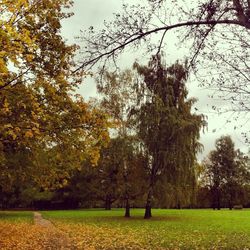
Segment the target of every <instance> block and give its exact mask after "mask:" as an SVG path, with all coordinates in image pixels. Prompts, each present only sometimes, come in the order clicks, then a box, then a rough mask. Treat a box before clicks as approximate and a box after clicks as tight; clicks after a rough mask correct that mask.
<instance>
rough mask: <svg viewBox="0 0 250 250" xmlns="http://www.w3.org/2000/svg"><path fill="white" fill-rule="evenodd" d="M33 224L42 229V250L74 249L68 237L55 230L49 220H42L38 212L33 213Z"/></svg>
mask: <svg viewBox="0 0 250 250" xmlns="http://www.w3.org/2000/svg"><path fill="white" fill-rule="evenodd" d="M34 224H35V225H37V226H39V227H41V228H42V229H44V232H45V235H44V237H43V238H44V243H43V246H44V248H43V249H44V250H57V249H58V250H64V249H65V250H66V249H70V250H71V249H75V248H74V247H73V243H72V242H71V240H70V238H69V236H68V235H67V234H66V233H64V232H62V231H61V230H59V229H58V228H56V227H55V225H54V224H53V223H51V222H50V221H49V220H46V219H44V218H43V217H42V215H41V214H40V213H39V212H34Z"/></svg>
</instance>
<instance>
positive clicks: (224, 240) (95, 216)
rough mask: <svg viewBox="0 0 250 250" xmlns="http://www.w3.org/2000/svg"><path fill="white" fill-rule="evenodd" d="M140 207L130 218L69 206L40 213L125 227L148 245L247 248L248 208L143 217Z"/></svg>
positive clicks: (55, 219) (55, 218)
mask: <svg viewBox="0 0 250 250" xmlns="http://www.w3.org/2000/svg"><path fill="white" fill-rule="evenodd" d="M143 212H144V211H143V210H142V209H132V210H131V215H132V217H131V218H130V219H126V218H124V217H123V214H124V211H123V210H121V209H113V210H111V211H103V210H73V211H72V210H71V211H44V212H42V214H43V215H44V217H46V218H48V219H50V220H52V221H53V222H54V223H55V224H56V223H59V222H63V223H67V224H71V225H72V224H81V225H82V227H84V226H85V225H91V226H95V227H97V228H107V227H108V228H112V229H117V230H119V231H121V230H122V231H123V232H124V236H125V237H126V232H127V231H128V230H129V231H130V232H132V234H133V235H134V236H135V237H138V238H140V239H141V240H142V242H143V244H144V245H145V246H147V247H148V246H151V249H157V248H160V247H163V248H168V249H175V248H177V249H178V248H179V249H249V248H250V210H241V211H228V210H221V211H213V210H163V209H154V210H153V218H152V219H150V220H144V219H143Z"/></svg>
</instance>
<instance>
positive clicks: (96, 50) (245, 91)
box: [75, 0, 250, 143]
mask: <svg viewBox="0 0 250 250" xmlns="http://www.w3.org/2000/svg"><path fill="white" fill-rule="evenodd" d="M146 2H147V4H141V5H140V4H138V5H136V4H134V5H132V6H129V5H127V4H124V5H123V10H122V11H121V12H120V13H117V14H116V15H114V19H113V21H110V22H105V23H104V29H102V30H95V29H94V28H93V27H90V28H89V30H88V31H86V32H84V33H83V34H84V35H83V37H82V38H81V39H82V40H83V41H84V48H86V49H84V51H83V54H84V57H83V59H82V63H81V65H80V66H79V67H77V68H76V69H75V71H79V70H80V69H82V68H86V67H91V66H93V65H94V64H97V63H101V64H104V65H105V64H107V62H108V61H112V60H113V61H114V60H115V59H116V58H117V57H118V56H119V54H120V53H122V52H124V51H125V50H126V48H128V47H129V48H134V49H135V50H138V48H139V47H143V44H145V45H146V47H147V48H148V51H146V53H147V54H148V53H151V54H154V55H155V54H160V51H161V50H163V48H167V47H164V45H165V44H166V43H168V44H169V43H171V39H169V37H168V34H169V33H171V32H170V31H175V32H177V33H176V34H177V36H178V38H179V47H182V48H183V47H188V48H190V52H191V54H190V55H189V66H190V68H193V69H194V73H195V74H196V77H197V79H198V80H199V83H200V86H201V87H202V88H208V89H210V90H211V92H212V93H213V94H211V96H213V97H215V96H218V97H219V98H221V99H222V100H225V101H227V103H228V104H229V105H227V107H226V108H225V109H224V108H222V107H221V106H217V107H216V105H214V106H213V108H215V109H217V111H218V112H219V113H222V112H233V114H235V115H236V117H237V116H238V114H239V113H244V115H243V116H242V117H243V118H244V117H246V116H247V118H246V121H247V120H249V116H248V115H249V110H250V107H249V101H248V100H249V94H250V91H249V80H250V79H249V71H250V67H249V60H248V58H249V53H250V51H249V39H248V38H249V29H250V21H249V13H250V4H249V1H247V0H222V1H221V0H199V1H191V2H190V1H179V0H175V1H170V0H159V1H154V0H148V1H146ZM210 75H211V77H207V76H210ZM236 127H237V128H240V126H236ZM248 133H249V131H246V132H244V133H243V136H244V137H245V141H246V142H247V143H248V142H249V139H248Z"/></svg>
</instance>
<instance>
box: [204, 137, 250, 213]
mask: <svg viewBox="0 0 250 250" xmlns="http://www.w3.org/2000/svg"><path fill="white" fill-rule="evenodd" d="M215 147H216V149H215V150H213V151H211V152H210V154H209V156H208V158H207V159H206V160H205V161H204V162H203V164H204V166H205V172H206V176H207V178H208V180H209V183H208V185H209V186H210V191H211V193H212V197H213V208H217V209H220V208H221V201H222V198H224V199H226V201H227V206H228V207H229V209H232V207H233V205H234V203H235V201H236V200H237V196H238V195H239V194H240V192H241V190H242V188H243V186H244V185H245V184H246V183H247V182H248V181H249V169H248V167H247V157H246V156H244V155H243V154H242V153H241V152H240V151H239V150H235V146H234V143H233V141H232V139H231V137H230V136H222V137H220V138H219V139H217V140H216V144H215ZM223 196H224V197H223Z"/></svg>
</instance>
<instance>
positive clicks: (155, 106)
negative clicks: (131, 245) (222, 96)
mask: <svg viewBox="0 0 250 250" xmlns="http://www.w3.org/2000/svg"><path fill="white" fill-rule="evenodd" d="M134 67H135V69H136V70H137V72H138V74H139V75H140V76H141V79H140V81H139V84H138V86H137V92H138V104H139V105H138V106H137V107H135V109H134V111H133V113H134V114H135V115H136V116H137V126H138V135H139V138H140V139H141V140H142V142H143V144H144V148H145V149H144V150H145V152H146V153H147V154H148V159H149V161H148V166H147V167H148V169H147V173H148V178H149V179H148V181H149V182H148V189H147V199H146V206H145V216H144V218H150V217H151V216H152V215H151V206H152V200H153V197H154V189H155V185H156V183H157V182H158V181H159V177H160V176H163V175H165V176H167V177H168V178H167V181H168V182H169V183H173V184H174V185H176V186H178V184H180V183H187V182H188V179H189V178H190V176H192V175H193V173H194V171H193V169H194V163H195V159H196V152H197V151H198V150H199V149H200V144H199V143H198V139H199V134H200V129H201V128H202V126H203V125H204V124H205V123H204V119H203V116H201V115H196V114H192V112H191V108H192V105H193V103H194V102H195V100H194V99H187V93H188V92H187V89H186V87H185V81H186V80H187V70H186V68H185V67H184V66H182V65H180V64H178V63H176V64H174V65H172V66H171V67H168V68H166V67H165V66H164V65H163V63H162V61H161V58H160V57H159V56H157V57H153V58H152V60H151V61H150V62H149V65H148V66H141V65H139V64H138V63H135V65H134Z"/></svg>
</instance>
